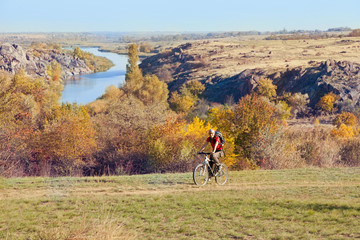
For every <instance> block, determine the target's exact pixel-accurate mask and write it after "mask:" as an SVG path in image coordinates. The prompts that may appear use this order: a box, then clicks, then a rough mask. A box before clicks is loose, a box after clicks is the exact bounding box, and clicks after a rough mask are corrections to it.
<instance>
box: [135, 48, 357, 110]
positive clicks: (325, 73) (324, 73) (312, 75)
mask: <svg viewBox="0 0 360 240" xmlns="http://www.w3.org/2000/svg"><path fill="white" fill-rule="evenodd" d="M194 44H197V43H191V44H190V43H189V44H184V45H181V46H179V47H177V48H173V49H171V50H169V51H167V52H164V53H161V54H157V55H155V56H152V57H149V58H147V59H145V60H143V62H142V63H141V64H140V67H141V68H142V70H143V72H144V73H150V74H156V75H158V77H159V78H160V79H162V80H164V81H166V82H167V83H168V86H169V90H170V91H176V90H179V89H180V87H181V86H182V85H183V84H184V83H186V82H188V81H194V80H197V81H201V82H202V83H203V84H204V85H205V91H204V93H203V96H204V97H205V98H206V99H208V100H209V101H212V102H219V103H225V102H226V101H227V99H229V98H232V99H234V101H238V100H239V99H240V98H241V97H243V96H245V95H246V94H249V93H250V92H251V91H252V90H254V89H255V88H256V86H257V85H258V81H259V80H260V79H261V78H270V79H273V82H274V84H276V85H277V87H278V88H277V90H278V94H281V93H282V92H292V93H295V92H301V93H303V94H304V93H307V94H308V95H309V97H310V105H311V106H315V104H316V103H317V102H318V101H319V100H320V98H321V97H322V96H324V95H325V94H326V93H328V92H334V93H336V94H338V95H339V96H340V101H348V102H351V103H352V104H353V105H360V64H358V63H353V62H349V61H336V60H327V61H323V62H314V61H311V62H309V64H308V66H307V67H304V66H300V67H295V68H287V69H283V70H281V69H280V70H276V71H275V70H271V69H263V68H261V69H260V68H256V69H246V70H242V71H241V72H240V73H238V74H236V75H233V76H230V77H229V76H227V75H226V74H225V73H224V74H219V71H217V74H212V73H211V72H212V70H213V69H214V67H213V65H210V66H209V65H207V66H205V65H206V61H205V62H203V61H202V60H203V56H201V55H198V54H196V53H194V52H192V51H191V49H192V47H194ZM189 49H190V50H189ZM216 68H221V65H217V66H216ZM204 69H205V71H204ZM217 70H218V69H217ZM199 72H202V75H201V77H200V78H199V74H198V73H199ZM204 72H205V74H204ZM207 73H208V75H206V74H207ZM195 76H196V77H195Z"/></svg>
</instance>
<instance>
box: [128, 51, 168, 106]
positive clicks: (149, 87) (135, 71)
mask: <svg viewBox="0 0 360 240" xmlns="http://www.w3.org/2000/svg"><path fill="white" fill-rule="evenodd" d="M138 61H139V57H138V52H137V46H136V44H131V45H130V46H129V60H128V64H127V65H126V76H125V86H124V90H125V92H126V93H127V94H132V95H134V96H136V97H137V98H139V99H140V100H142V101H143V103H145V104H153V103H156V102H166V100H167V98H168V94H169V91H168V89H167V84H166V83H164V82H162V81H160V80H159V79H158V78H157V77H156V76H155V75H146V76H145V77H144V76H143V74H142V72H141V70H140V68H139V66H138V64H137V62H138Z"/></svg>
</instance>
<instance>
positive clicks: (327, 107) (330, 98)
mask: <svg viewBox="0 0 360 240" xmlns="http://www.w3.org/2000/svg"><path fill="white" fill-rule="evenodd" d="M338 99H339V96H337V95H336V94H335V93H333V92H331V93H328V94H326V95H325V96H323V97H322V98H320V101H319V102H318V103H317V106H318V107H319V108H320V109H321V110H322V111H324V112H326V113H331V112H333V110H334V104H335V102H336V101H337V100H338Z"/></svg>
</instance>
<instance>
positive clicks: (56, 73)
mask: <svg viewBox="0 0 360 240" xmlns="http://www.w3.org/2000/svg"><path fill="white" fill-rule="evenodd" d="M46 73H47V75H48V76H49V77H50V79H51V80H53V81H59V80H60V79H61V73H62V70H61V65H60V64H59V63H58V62H57V61H56V60H54V61H52V62H51V63H50V65H48V66H47V71H46Z"/></svg>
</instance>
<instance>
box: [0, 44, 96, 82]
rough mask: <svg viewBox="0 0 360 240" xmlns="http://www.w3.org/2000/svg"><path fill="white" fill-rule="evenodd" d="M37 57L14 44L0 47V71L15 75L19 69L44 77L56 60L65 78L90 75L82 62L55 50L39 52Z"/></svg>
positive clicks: (89, 71)
mask: <svg viewBox="0 0 360 240" xmlns="http://www.w3.org/2000/svg"><path fill="white" fill-rule="evenodd" d="M37 53H38V54H37V55H34V54H32V53H31V52H30V51H27V52H26V51H25V50H24V49H23V48H22V47H21V46H19V45H16V44H10V43H4V44H2V45H0V70H5V71H8V72H11V73H15V72H16V71H18V70H19V69H20V68H22V69H24V70H25V72H27V73H28V74H30V75H38V76H46V68H47V66H48V65H49V64H50V63H51V62H52V61H54V60H56V61H57V62H58V63H59V64H60V65H61V67H62V70H63V74H64V75H65V77H69V76H73V75H78V74H86V73H92V71H91V70H90V69H89V68H88V67H87V66H86V64H85V62H84V61H83V60H80V59H78V58H75V57H73V56H71V55H68V54H65V53H63V52H60V51H56V50H47V51H39V52H37Z"/></svg>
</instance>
